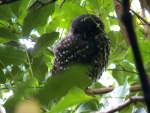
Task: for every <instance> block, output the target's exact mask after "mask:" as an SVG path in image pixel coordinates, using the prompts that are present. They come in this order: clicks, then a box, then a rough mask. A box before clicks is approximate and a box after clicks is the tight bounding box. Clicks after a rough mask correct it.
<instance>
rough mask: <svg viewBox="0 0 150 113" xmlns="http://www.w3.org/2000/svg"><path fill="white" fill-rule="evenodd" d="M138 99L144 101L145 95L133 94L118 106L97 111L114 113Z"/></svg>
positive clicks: (99, 112)
mask: <svg viewBox="0 0 150 113" xmlns="http://www.w3.org/2000/svg"><path fill="white" fill-rule="evenodd" d="M137 101H144V97H143V96H132V97H130V98H129V99H127V100H126V101H125V102H123V103H121V104H120V105H118V106H115V107H114V108H112V109H109V110H107V111H98V112H95V113H114V112H116V111H119V110H121V109H123V108H125V107H126V106H128V105H130V104H131V103H134V102H137Z"/></svg>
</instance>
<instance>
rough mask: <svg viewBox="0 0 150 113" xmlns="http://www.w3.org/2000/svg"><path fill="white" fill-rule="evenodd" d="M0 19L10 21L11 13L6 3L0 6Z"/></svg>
mask: <svg viewBox="0 0 150 113" xmlns="http://www.w3.org/2000/svg"><path fill="white" fill-rule="evenodd" d="M0 19H1V20H5V21H8V22H11V19H12V15H11V10H10V9H9V6H8V5H1V6H0Z"/></svg>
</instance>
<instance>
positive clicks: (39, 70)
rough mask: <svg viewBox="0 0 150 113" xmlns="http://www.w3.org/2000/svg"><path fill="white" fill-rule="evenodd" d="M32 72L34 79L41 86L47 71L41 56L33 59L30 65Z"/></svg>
mask: <svg viewBox="0 0 150 113" xmlns="http://www.w3.org/2000/svg"><path fill="white" fill-rule="evenodd" d="M31 66H32V71H33V75H34V77H35V78H37V79H38V81H39V84H41V83H42V82H43V81H44V79H45V74H46V73H47V71H48V68H47V66H46V64H45V63H44V60H43V56H41V57H38V58H34V59H33V63H32V65H31Z"/></svg>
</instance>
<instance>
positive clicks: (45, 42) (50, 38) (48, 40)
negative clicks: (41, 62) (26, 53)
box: [32, 32, 59, 57]
mask: <svg viewBox="0 0 150 113" xmlns="http://www.w3.org/2000/svg"><path fill="white" fill-rule="evenodd" d="M58 37H59V33H58V32H52V33H45V34H43V35H42V36H40V37H39V38H38V40H37V43H36V44H35V46H34V49H33V52H32V54H33V56H34V57H38V56H40V55H41V53H42V52H43V50H45V49H46V47H48V46H52V44H53V43H54V42H55V40H56V39H57V38H58Z"/></svg>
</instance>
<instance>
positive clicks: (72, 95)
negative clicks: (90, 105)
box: [49, 87, 93, 113]
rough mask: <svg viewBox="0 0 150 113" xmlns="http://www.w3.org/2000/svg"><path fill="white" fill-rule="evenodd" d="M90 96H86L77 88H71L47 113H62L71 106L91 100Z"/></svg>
mask: <svg viewBox="0 0 150 113" xmlns="http://www.w3.org/2000/svg"><path fill="white" fill-rule="evenodd" d="M92 99H93V98H92V97H91V96H87V95H86V94H85V92H84V91H83V90H81V89H79V88H77V87H73V88H72V89H71V90H70V91H69V92H68V94H67V95H66V96H65V97H64V99H62V100H61V101H60V102H59V103H58V104H57V105H56V106H55V107H54V108H52V109H51V110H50V112H49V113H55V112H62V111H63V110H64V109H67V108H69V107H71V106H74V105H77V104H80V103H83V102H85V101H89V100H92Z"/></svg>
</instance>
